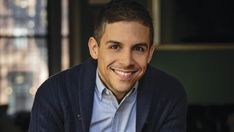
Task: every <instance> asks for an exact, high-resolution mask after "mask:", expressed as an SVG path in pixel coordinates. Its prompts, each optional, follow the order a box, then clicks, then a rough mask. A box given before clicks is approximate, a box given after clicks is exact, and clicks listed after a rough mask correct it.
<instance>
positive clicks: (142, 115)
mask: <svg viewBox="0 0 234 132" xmlns="http://www.w3.org/2000/svg"><path fill="white" fill-rule="evenodd" d="M147 71H148V70H147ZM148 78H150V77H149V72H146V73H145V75H144V77H143V78H142V79H141V80H140V82H139V87H138V91H137V113H136V115H137V116H136V132H141V131H142V129H143V127H144V125H145V124H146V123H147V116H148V113H149V110H150V104H151V97H152V93H153V92H152V91H151V89H152V88H150V87H151V85H150V82H149V80H148ZM146 80H148V81H146Z"/></svg>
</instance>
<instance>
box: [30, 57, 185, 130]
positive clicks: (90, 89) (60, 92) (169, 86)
mask: <svg viewBox="0 0 234 132" xmlns="http://www.w3.org/2000/svg"><path fill="white" fill-rule="evenodd" d="M96 69H97V64H96V61H95V60H92V59H88V60H87V61H86V62H84V63H83V64H81V65H78V66H75V67H72V68H70V69H68V70H66V71H62V72H60V73H58V74H56V75H54V76H52V77H50V78H49V79H48V80H46V81H45V82H44V83H43V84H42V85H41V86H40V88H39V89H38V91H37V93H36V96H35V100H34V104H33V108H32V112H31V121H30V126H29V132H88V131H89V125H90V121H91V116H92V106H93V95H94V88H95V77H96ZM137 90H138V91H137V115H136V130H137V132H186V112H187V100H186V94H185V91H184V88H183V86H182V85H181V84H180V83H179V81H177V80H176V79H175V78H174V77H172V76H170V75H168V74H166V73H164V72H162V71H160V70H158V69H156V68H153V67H152V66H150V65H149V66H148V68H147V70H146V73H145V74H144V76H143V77H142V78H141V79H140V81H139V87H138V89H137Z"/></svg>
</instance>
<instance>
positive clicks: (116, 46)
mask: <svg viewBox="0 0 234 132" xmlns="http://www.w3.org/2000/svg"><path fill="white" fill-rule="evenodd" d="M110 48H111V49H118V48H119V45H111V46H110Z"/></svg>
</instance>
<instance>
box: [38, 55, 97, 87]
mask: <svg viewBox="0 0 234 132" xmlns="http://www.w3.org/2000/svg"><path fill="white" fill-rule="evenodd" d="M95 71H96V62H95V61H94V60H91V59H88V60H86V61H85V62H83V63H82V64H79V65H76V66H73V67H71V68H69V69H66V70H64V71H61V72H58V73H56V74H54V75H52V76H50V77H49V78H48V79H47V80H46V81H45V82H43V84H42V85H41V86H40V88H39V89H47V90H49V89H50V90H53V91H54V90H59V89H63V90H65V89H73V88H75V87H77V85H78V84H79V83H80V82H82V83H83V81H84V79H85V78H89V77H90V76H95V73H96V72H95Z"/></svg>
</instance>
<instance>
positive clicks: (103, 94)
mask: <svg viewBox="0 0 234 132" xmlns="http://www.w3.org/2000/svg"><path fill="white" fill-rule="evenodd" d="M137 87H138V82H137V83H136V84H135V85H134V87H133V88H132V90H131V91H129V93H128V94H127V95H126V96H125V97H124V99H123V100H122V101H121V102H120V103H118V101H117V99H116V97H115V96H114V95H113V93H112V92H111V91H110V90H109V89H107V88H106V87H105V85H104V84H103V83H102V81H101V80H100V78H99V75H98V72H97V74H96V87H95V92H94V102H93V113H92V119H91V125H90V132H135V131H136V96H137V90H136V89H137Z"/></svg>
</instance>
